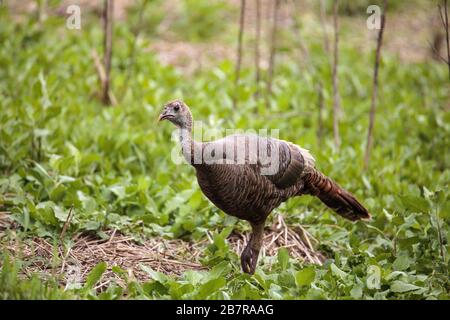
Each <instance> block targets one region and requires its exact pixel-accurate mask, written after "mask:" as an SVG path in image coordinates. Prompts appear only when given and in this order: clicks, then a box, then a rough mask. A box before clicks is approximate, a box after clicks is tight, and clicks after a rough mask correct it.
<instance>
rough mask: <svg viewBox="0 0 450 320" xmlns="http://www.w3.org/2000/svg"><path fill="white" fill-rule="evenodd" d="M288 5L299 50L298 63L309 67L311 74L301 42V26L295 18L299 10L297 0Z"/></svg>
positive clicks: (304, 47) (309, 62)
mask: <svg viewBox="0 0 450 320" xmlns="http://www.w3.org/2000/svg"><path fill="white" fill-rule="evenodd" d="M290 3H291V4H292V17H293V18H292V19H293V21H294V23H293V24H292V26H293V30H294V33H295V39H297V41H298V46H299V48H300V55H299V61H300V64H301V63H302V62H303V64H304V65H306V66H307V67H309V69H310V71H311V73H312V72H313V71H314V70H313V64H312V63H311V61H310V56H309V50H308V48H307V47H306V46H305V43H304V41H303V37H302V33H301V25H300V23H299V22H298V20H297V19H296V17H295V16H296V14H297V13H299V12H300V10H301V7H300V3H299V2H298V1H297V0H292V2H290Z"/></svg>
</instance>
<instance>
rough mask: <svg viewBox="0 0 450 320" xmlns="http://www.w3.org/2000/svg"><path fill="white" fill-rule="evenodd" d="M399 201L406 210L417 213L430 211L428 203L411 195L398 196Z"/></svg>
mask: <svg viewBox="0 0 450 320" xmlns="http://www.w3.org/2000/svg"><path fill="white" fill-rule="evenodd" d="M400 200H401V201H402V203H403V205H404V206H405V207H406V208H407V209H411V211H417V212H428V211H429V209H430V204H429V203H428V201H427V200H426V199H424V198H422V197H417V196H413V195H404V196H400Z"/></svg>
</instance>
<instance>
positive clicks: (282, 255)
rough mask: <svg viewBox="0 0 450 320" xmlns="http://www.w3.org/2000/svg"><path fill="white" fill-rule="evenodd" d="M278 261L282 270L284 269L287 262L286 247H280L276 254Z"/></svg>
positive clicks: (287, 253)
mask: <svg viewBox="0 0 450 320" xmlns="http://www.w3.org/2000/svg"><path fill="white" fill-rule="evenodd" d="M277 259H278V263H279V264H280V266H281V269H282V270H286V268H287V266H288V264H289V252H288V250H287V249H286V248H280V249H279V250H278V255H277Z"/></svg>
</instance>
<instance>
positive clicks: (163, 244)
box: [0, 212, 324, 288]
mask: <svg viewBox="0 0 450 320" xmlns="http://www.w3.org/2000/svg"><path fill="white" fill-rule="evenodd" d="M17 228H18V225H17V224H15V223H14V222H12V220H11V219H10V217H9V213H8V212H0V248H1V250H2V251H4V250H6V251H7V252H9V254H10V255H12V256H14V257H16V258H19V259H21V260H23V261H24V268H23V272H24V275H25V276H29V275H31V274H33V273H38V274H39V275H40V276H41V277H47V276H49V275H53V276H57V277H58V278H59V280H60V281H61V283H62V284H64V285H70V284H73V283H83V282H84V280H85V278H86V275H87V274H88V273H89V271H90V270H91V269H92V268H93V267H94V266H95V265H96V264H97V263H99V262H101V261H104V262H106V263H107V265H108V269H107V271H106V273H105V274H104V276H103V277H102V283H100V284H99V285H98V288H101V287H103V286H106V285H107V284H108V283H110V282H111V281H115V282H116V283H118V284H119V285H124V280H123V279H122V278H121V277H120V276H118V275H117V274H116V273H114V272H113V271H112V267H113V266H119V267H120V268H122V269H124V270H126V271H127V273H128V278H130V279H137V280H139V281H146V280H149V278H150V276H149V275H148V274H147V273H146V272H144V271H143V270H142V269H141V265H145V266H147V267H151V268H152V269H153V270H156V271H160V272H162V273H164V274H168V275H181V274H182V273H183V272H184V271H186V270H207V267H205V266H203V265H202V264H201V262H200V259H201V257H202V256H204V253H203V252H204V251H205V249H206V247H207V246H208V244H209V243H210V242H209V240H207V239H205V240H202V241H199V242H195V243H194V242H186V241H183V240H180V239H170V240H169V239H164V238H161V237H154V238H150V239H147V240H146V241H144V242H143V243H139V242H136V241H135V240H134V239H133V237H132V236H128V235H123V234H121V233H120V232H119V231H117V230H109V231H107V232H106V234H107V235H108V237H109V238H108V239H100V238H98V237H97V236H95V235H93V234H86V233H78V234H76V235H74V236H73V237H72V238H71V239H70V241H67V240H68V239H66V241H65V242H64V244H63V243H62V241H60V240H58V241H55V242H53V241H52V240H49V239H47V238H39V237H33V238H28V239H23V240H19V237H17V236H11V232H10V233H9V236H6V231H7V230H10V231H12V233H13V234H15V231H16V230H17ZM248 238H249V234H246V235H243V234H239V233H236V232H233V233H232V234H231V235H230V236H229V237H228V243H229V245H230V250H234V251H235V252H236V253H240V252H241V251H242V249H243V248H244V246H245V245H246V244H247V241H248ZM316 243H317V240H315V239H314V238H313V237H312V236H311V235H310V234H309V233H308V232H307V231H306V230H305V229H303V228H302V227H301V226H298V227H297V228H291V227H288V226H287V225H286V224H285V222H284V220H283V218H282V216H281V215H279V216H278V219H277V221H276V222H275V223H274V224H273V225H271V226H270V227H268V228H266V230H265V237H264V248H263V249H262V252H261V256H265V255H267V256H273V255H276V254H277V251H278V249H279V248H282V247H285V248H287V249H288V251H289V252H290V255H291V257H293V258H295V259H298V260H300V261H305V262H307V263H315V264H322V262H323V260H324V256H323V255H322V254H321V253H319V252H316V251H315V250H314V244H316Z"/></svg>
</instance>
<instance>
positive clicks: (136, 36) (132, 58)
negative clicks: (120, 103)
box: [121, 0, 149, 99]
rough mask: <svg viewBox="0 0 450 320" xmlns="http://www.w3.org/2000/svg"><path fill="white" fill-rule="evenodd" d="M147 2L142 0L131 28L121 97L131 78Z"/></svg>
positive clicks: (147, 0)
mask: <svg viewBox="0 0 450 320" xmlns="http://www.w3.org/2000/svg"><path fill="white" fill-rule="evenodd" d="M148 3H149V0H142V2H141V7H140V8H139V16H138V21H137V24H136V27H135V29H134V30H133V36H134V38H133V44H132V47H131V53H130V64H129V65H128V68H127V74H126V77H125V82H124V87H123V90H122V94H121V99H123V98H124V96H125V93H126V92H127V89H128V85H129V82H130V78H131V75H132V73H133V69H134V64H135V63H136V48H137V42H138V39H139V35H140V32H141V28H142V22H143V20H144V12H145V8H146V6H147V4H148Z"/></svg>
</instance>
